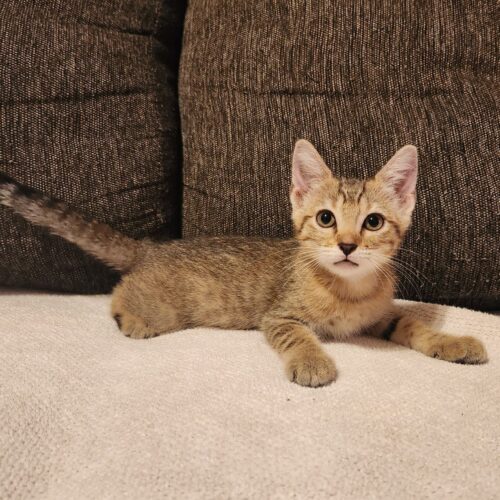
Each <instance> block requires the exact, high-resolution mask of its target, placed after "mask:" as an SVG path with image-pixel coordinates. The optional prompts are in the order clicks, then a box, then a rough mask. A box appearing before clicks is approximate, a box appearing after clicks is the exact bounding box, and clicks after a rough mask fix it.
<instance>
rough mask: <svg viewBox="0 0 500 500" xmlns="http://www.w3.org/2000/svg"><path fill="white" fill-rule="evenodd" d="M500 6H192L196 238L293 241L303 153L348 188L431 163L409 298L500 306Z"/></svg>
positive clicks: (187, 125)
mask: <svg viewBox="0 0 500 500" xmlns="http://www.w3.org/2000/svg"><path fill="white" fill-rule="evenodd" d="M495 9H496V2H494V1H492V0H481V1H479V2H474V3H473V4H472V3H470V2H466V1H457V2H448V3H443V2H441V1H438V0H433V1H431V2H427V3H426V6H425V8H422V7H421V6H420V5H419V4H417V3H414V4H411V3H408V2H393V1H392V0H391V1H390V0H386V1H383V2H378V1H375V0H369V1H366V0H358V1H356V2H351V1H344V0H342V1H338V2H326V1H321V2H317V4H315V7H314V8H310V6H309V4H308V3H307V2H295V1H294V2H289V1H286V0H276V1H273V2H242V1H239V2H229V1H225V0H210V1H208V0H192V1H191V2H190V4H189V9H188V12H187V15H186V23H185V31H184V47H183V55H182V61H181V74H180V87H179V90H180V99H181V115H182V122H183V142H184V167H183V172H184V174H183V175H184V204H183V212H184V213H183V233H184V235H186V236H195V235H201V234H209V235H219V234H227V233H237V234H249V235H254V234H259V235H268V236H289V235H290V234H291V224H290V221H289V218H290V215H289V212H290V207H289V202H288V192H289V182H290V164H291V161H290V160H291V152H292V149H293V144H294V142H295V141H296V140H297V139H299V138H301V137H305V138H307V139H309V140H311V141H312V142H313V143H314V144H315V145H316V146H317V148H318V149H319V151H320V153H321V154H322V155H323V156H324V158H325V159H326V161H327V164H328V165H329V166H330V167H331V168H332V169H333V171H334V173H335V174H337V175H340V176H348V177H351V176H353V177H363V176H369V175H373V174H374V173H375V172H376V171H377V170H378V169H379V168H380V167H381V166H382V165H383V164H384V162H386V161H387V160H388V159H389V158H390V156H391V155H392V154H393V153H394V152H395V151H396V150H397V149H398V148H399V147H401V146H403V145H404V144H407V143H412V144H416V145H417V146H418V148H419V152H420V177H419V182H418V201H417V208H416V212H415V216H414V225H413V227H412V229H411V230H410V233H409V234H408V237H407V240H406V242H405V245H404V246H405V248H406V249H408V251H403V252H402V254H401V257H400V258H401V260H402V261H403V262H404V263H405V264H406V265H407V266H410V270H409V271H406V272H405V273H404V274H405V275H404V276H402V281H401V295H402V296H404V297H405V298H414V299H415V298H420V299H424V300H427V301H435V302H442V303H454V304H459V305H466V306H469V307H475V308H484V309H488V308H495V307H496V308H499V307H500V276H499V268H500V266H499V265H498V255H497V253H498V252H497V247H498V240H499V239H500V234H499V231H500V229H499V228H500V224H499V223H498V213H499V208H498V192H499V191H500V184H499V180H500V177H499V176H498V111H497V105H496V104H497V95H498V89H497V84H496V81H497V80H496V78H497V75H498V65H497V61H498V57H497V56H498V47H497V43H496V38H497V29H496V23H495V16H494V15H493V14H494V11H495Z"/></svg>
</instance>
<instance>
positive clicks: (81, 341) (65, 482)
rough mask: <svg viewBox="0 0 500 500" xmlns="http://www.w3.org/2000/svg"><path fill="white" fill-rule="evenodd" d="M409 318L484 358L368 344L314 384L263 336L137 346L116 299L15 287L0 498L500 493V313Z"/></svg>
mask: <svg viewBox="0 0 500 500" xmlns="http://www.w3.org/2000/svg"><path fill="white" fill-rule="evenodd" d="M408 307H409V308H410V309H411V310H413V311H414V312H415V313H416V314H418V315H419V316H421V317H422V318H424V319H426V320H429V321H432V322H434V323H435V324H436V325H437V326H439V327H440V328H442V329H445V330H448V331H449V332H450V333H457V334H461V333H462V334H471V335H476V336H477V337H479V338H481V339H482V340H483V341H484V342H485V344H486V346H487V349H488V351H489V355H490V362H489V363H488V364H486V365H483V366H466V365H455V364H450V363H446V362H443V361H438V360H435V359H429V358H426V357H425V356H423V355H421V354H418V353H416V352H413V351H410V350H407V349H404V348H402V347H398V346H395V345H393V344H390V343H387V342H385V341H381V340H375V339H367V338H360V339H356V340H352V341H349V342H345V343H334V344H328V345H326V349H327V350H328V352H330V353H331V354H332V355H333V356H334V358H335V360H336V363H337V367H338V370H339V377H338V380H337V382H336V383H335V384H333V385H331V386H329V387H326V388H320V389H308V388H303V387H299V386H297V385H294V384H291V383H290V382H288V381H287V380H286V379H285V377H284V374H283V368H282V366H281V362H280V361H279V359H278V357H277V356H276V354H275V353H273V352H272V351H271V349H270V348H269V347H268V346H267V345H266V342H265V341H264V338H263V336H262V335H261V334H260V333H258V332H251V331H219V330H213V329H210V330H209V329H196V330H190V331H184V332H179V333H175V334H171V335H165V336H162V337H158V338H155V339H152V340H130V339H128V338H125V337H123V336H122V335H121V334H120V333H119V332H118V331H117V329H116V327H115V324H114V322H113V321H112V319H111V318H110V317H109V315H108V308H109V297H106V296H97V297H82V296H57V295H46V294H35V293H13V292H9V293H7V292H4V293H3V294H1V295H0V416H1V425H0V498H10V497H12V498H50V499H59V498H60V499H68V498H117V499H118V498H120V499H121V498H125V497H126V498H172V499H185V498H193V499H226V498H234V499H243V498H252V499H263V498H273V499H274V498H276V499H278V498H283V499H285V498H297V499H309V498H310V499H322V498H339V499H351V498H352V499H361V498H381V499H382V498H384V499H387V498H389V499H398V500H399V499H406V498H412V499H413V498H436V499H445V498H464V499H471V498H475V499H481V500H484V499H493V498H497V499H498V498H500V445H499V443H500V440H499V432H500V414H499V410H500V387H499V386H500V318H498V317H495V316H492V315H487V314H481V313H477V312H472V311H467V310H464V309H457V308H451V307H441V306H434V305H428V304H408Z"/></svg>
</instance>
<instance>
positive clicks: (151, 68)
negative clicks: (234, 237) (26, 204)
mask: <svg viewBox="0 0 500 500" xmlns="http://www.w3.org/2000/svg"><path fill="white" fill-rule="evenodd" d="M183 4H184V1H181V0H174V1H168V2H165V3H164V4H163V3H162V1H161V0H85V1H82V0H50V1H47V2H39V1H34V0H23V1H19V0H2V4H1V6H0V170H2V171H5V172H6V173H7V174H9V175H10V176H12V177H14V178H16V179H18V180H19V181H21V182H23V183H25V184H28V185H29V186H32V187H35V188H37V189H40V190H41V191H43V192H44V193H47V194H50V195H52V196H56V197H58V198H62V199H64V200H65V201H67V202H69V203H70V204H72V205H73V206H75V207H77V208H78V209H80V210H81V211H82V212H84V213H85V214H87V215H88V216H89V217H95V218H96V219H99V220H101V221H104V222H107V223H109V224H111V225H112V226H113V227H115V228H117V229H120V230H122V231H124V232H125V233H127V234H128V235H131V236H135V237H144V236H146V235H163V236H174V235H178V234H179V231H180V223H179V219H180V181H181V179H180V171H181V146H180V132H179V119H178V106H177V91H176V85H177V83H176V82H177V68H178V58H179V53H180V44H181V34H182V21H183V14H184V6H183ZM115 278H116V277H115V276H114V275H113V274H112V273H111V272H110V271H109V270H107V269H106V268H104V266H101V265H100V264H98V263H97V262H95V261H94V260H93V259H92V258H90V257H87V256H85V255H84V254H83V253H82V252H81V251H80V250H78V249H77V248H76V247H74V246H73V245H70V244H68V243H66V242H64V241H62V240H61V239H59V238H56V237H53V236H49V235H47V233H46V232H45V231H44V230H42V229H38V228H35V227H33V226H31V225H30V224H28V223H26V222H24V221H23V220H21V219H20V218H18V217H16V216H14V215H12V214H11V213H10V212H9V211H8V210H7V209H5V208H0V284H1V285H13V286H26V287H37V288H48V289H53V290H62V291H80V292H98V291H99V292H100V291H106V290H109V289H110V287H111V285H112V283H113V282H114V280H115Z"/></svg>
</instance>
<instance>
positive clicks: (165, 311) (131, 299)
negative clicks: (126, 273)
mask: <svg viewBox="0 0 500 500" xmlns="http://www.w3.org/2000/svg"><path fill="white" fill-rule="evenodd" d="M127 278H129V277H127ZM111 314H112V316H113V319H114V320H115V321H116V324H117V325H118V328H119V329H120V331H121V332H122V333H123V334H124V335H125V336H126V337H130V338H133V339H147V338H151V337H156V336H158V335H161V334H163V333H168V332H172V331H175V330H180V329H182V328H183V326H185V325H181V324H179V322H178V320H177V314H176V313H175V311H174V309H173V308H172V307H171V306H170V305H169V304H168V302H167V301H164V300H161V299H160V298H159V297H158V296H157V294H154V293H149V292H148V291H147V290H144V287H141V283H140V282H139V281H136V282H135V283H134V279H133V277H132V278H131V279H126V280H124V281H122V282H121V283H120V284H118V285H117V286H116V287H115V289H114V290H113V296H112V299H111Z"/></svg>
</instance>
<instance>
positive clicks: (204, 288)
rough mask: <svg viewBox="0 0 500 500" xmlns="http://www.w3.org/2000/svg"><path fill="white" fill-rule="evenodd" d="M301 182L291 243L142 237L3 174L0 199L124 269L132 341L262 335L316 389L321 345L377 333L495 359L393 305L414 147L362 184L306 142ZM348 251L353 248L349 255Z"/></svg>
mask: <svg viewBox="0 0 500 500" xmlns="http://www.w3.org/2000/svg"><path fill="white" fill-rule="evenodd" d="M292 178H293V182H292V187H291V190H290V199H291V203H292V219H293V223H294V227H295V238H294V239H290V240H279V239H265V238H244V237H220V238H218V237H212V238H199V239H194V240H179V241H171V242H167V243H162V244H153V243H151V242H139V241H135V240H132V239H130V238H128V237H126V236H124V235H122V234H120V233H117V232H116V231H113V230H112V229H111V228H109V227H108V226H106V225H103V224H99V223H97V222H87V221H85V219H84V218H83V217H82V216H81V215H79V214H78V213H76V212H74V211H73V210H72V209H70V208H69V207H68V206H67V205H66V204H65V203H63V202H60V201H53V200H50V199H49V198H47V197H45V196H43V195H42V194H40V193H38V192H36V191H33V190H31V189H28V188H26V187H23V186H21V185H20V184H18V183H17V182H15V181H14V180H12V179H10V178H8V177H7V176H4V175H0V203H2V204H3V205H6V206H9V207H11V208H12V209H13V210H14V211H15V212H16V213H18V214H20V215H22V216H23V217H25V218H26V219H27V220H30V221H32V222H33V223H35V224H38V225H42V226H45V227H47V228H49V229H50V230H51V231H52V232H53V233H54V234H56V235H59V236H61V237H63V238H66V239H67V240H69V241H71V242H73V243H75V244H77V245H79V246H80V247H81V248H83V249H84V250H86V251H87V252H88V253H90V254H92V255H94V256H95V257H97V258H98V259H100V260H102V261H103V262H105V263H107V264H108V265H110V266H112V267H114V268H115V269H118V270H120V271H122V272H123V273H124V275H123V277H122V280H121V282H120V283H119V284H118V285H117V286H116V288H115V290H114V292H113V297H112V305H111V309H112V315H113V317H114V318H115V320H116V323H117V325H118V327H119V328H120V329H121V331H122V332H123V333H124V334H125V335H127V336H129V337H131V338H140V339H143V338H148V337H154V336H156V335H160V334H163V333H168V332H172V331H176V330H181V329H184V328H190V327H196V326H213V327H219V328H235V329H247V328H258V329H261V330H263V331H264V334H265V336H266V339H267V340H268V342H269V344H270V346H271V347H272V348H273V349H274V350H275V351H276V352H277V353H278V354H279V355H280V356H281V357H282V359H283V361H284V363H285V370H286V374H287V376H288V378H289V379H290V380H291V381H293V382H296V383H298V384H300V385H304V386H311V387H317V386H322V385H326V384H328V383H330V382H332V381H333V380H335V377H336V367H335V363H334V361H333V360H332V359H331V358H330V357H329V356H328V355H327V354H326V353H325V352H324V350H323V348H322V346H321V340H323V339H345V338H348V337H350V336H352V335H358V334H368V335H373V336H376V337H379V338H385V339H388V340H389V339H390V340H392V341H393V342H396V343H398V344H401V345H403V346H406V347H409V348H411V349H415V350H417V351H420V352H422V353H423V354H426V355H427V356H432V357H435V358H439V359H444V360H447V361H455V362H463V363H481V362H484V361H486V359H487V355H486V351H485V349H484V347H483V345H482V344H481V343H480V342H479V341H477V340H475V339H473V338H471V337H452V336H449V335H446V334H443V333H440V332H436V331H434V330H432V329H431V328H429V327H428V326H426V325H423V324H422V323H420V322H419V321H416V320H414V319H412V318H409V317H406V316H404V315H402V314H401V313H400V312H398V311H397V310H396V309H395V307H394V305H393V295H394V287H395V282H396V277H395V272H394V269H393V267H394V266H393V260H392V259H393V257H394V255H395V254H396V252H397V250H398V248H399V246H400V244H401V241H402V238H403V237H404V234H405V232H406V230H407V229H408V227H409V224H410V220H411V213H412V211H413V207H414V204H415V182H416V150H415V148H413V147H411V146H407V147H405V148H402V149H401V150H400V151H399V152H398V153H396V155H395V156H394V157H393V158H392V159H391V160H390V162H389V163H388V164H387V165H386V166H385V167H384V168H383V169H382V170H381V171H380V172H379V173H378V174H377V175H376V176H375V178H373V179H367V180H364V181H361V180H354V179H338V178H336V177H334V176H333V175H332V173H331V172H330V170H329V169H328V168H327V167H326V165H324V163H323V160H322V159H321V157H320V156H319V154H318V153H317V151H316V150H315V149H314V148H313V146H312V145H311V144H309V143H308V142H307V141H303V140H302V141H299V142H298V143H297V146H296V149H295V153H294V158H293V174H292ZM324 210H329V211H331V213H332V214H334V216H335V221H334V222H335V223H334V224H333V225H331V226H328V227H324V226H323V225H321V224H320V221H321V220H320V219H318V216H319V214H320V213H321V212H322V211H324ZM373 213H377V214H379V215H381V216H383V221H384V223H383V225H382V226H381V227H380V228H378V229H377V230H369V229H368V228H367V227H366V224H365V222H366V218H367V216H368V215H369V214H373ZM342 245H344V246H345V245H349V247H350V248H351V250H352V249H353V250H352V252H351V253H349V254H348V255H345V254H344V251H343V250H342Z"/></svg>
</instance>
